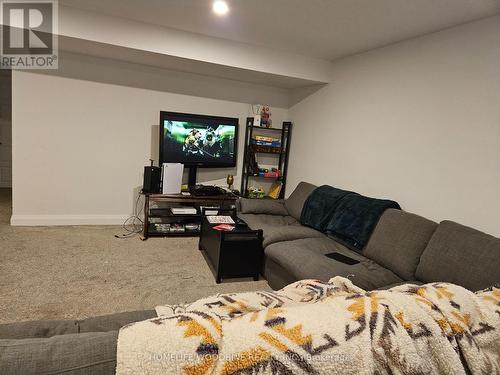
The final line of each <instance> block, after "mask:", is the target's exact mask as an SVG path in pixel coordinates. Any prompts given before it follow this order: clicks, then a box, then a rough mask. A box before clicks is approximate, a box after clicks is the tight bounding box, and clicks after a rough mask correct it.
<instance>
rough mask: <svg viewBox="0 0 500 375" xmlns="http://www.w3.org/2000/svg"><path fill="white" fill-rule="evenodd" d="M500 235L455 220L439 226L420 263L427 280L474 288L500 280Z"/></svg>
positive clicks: (421, 277)
mask: <svg viewBox="0 0 500 375" xmlns="http://www.w3.org/2000/svg"><path fill="white" fill-rule="evenodd" d="M499 270H500V239H498V238H495V237H493V236H490V235H488V234H486V233H483V232H480V231H478V230H476V229H473V228H470V227H466V226H464V225H460V224H458V223H455V222H452V221H443V222H441V224H439V226H438V227H437V229H436V231H435V232H434V235H433V236H432V238H431V240H430V241H429V244H428V245H427V247H426V248H425V250H424V252H423V253H422V256H421V257H420V263H419V264H418V267H417V272H416V277H417V279H419V280H422V281H424V282H433V281H446V282H451V283H455V284H458V285H461V286H463V287H465V288H467V289H470V290H472V291H477V290H480V289H484V288H487V287H489V286H492V285H494V284H496V283H500V271H499Z"/></svg>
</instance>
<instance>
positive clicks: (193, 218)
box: [141, 193, 238, 240]
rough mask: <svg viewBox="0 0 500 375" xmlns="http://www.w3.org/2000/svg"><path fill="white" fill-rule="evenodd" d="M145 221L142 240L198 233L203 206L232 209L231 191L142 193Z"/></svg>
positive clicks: (193, 235)
mask: <svg viewBox="0 0 500 375" xmlns="http://www.w3.org/2000/svg"><path fill="white" fill-rule="evenodd" d="M143 195H144V221H143V231H142V236H141V239H142V240H147V239H148V238H149V237H198V236H199V235H200V230H201V229H200V228H201V220H202V209H205V210H210V211H218V210H224V211H228V210H235V209H236V200H237V199H238V197H236V196H235V195H233V194H230V193H228V194H222V195H216V196H194V195H183V194H143ZM172 208H191V209H192V212H191V213H181V214H176V213H175V212H174V211H175V210H174V211H172Z"/></svg>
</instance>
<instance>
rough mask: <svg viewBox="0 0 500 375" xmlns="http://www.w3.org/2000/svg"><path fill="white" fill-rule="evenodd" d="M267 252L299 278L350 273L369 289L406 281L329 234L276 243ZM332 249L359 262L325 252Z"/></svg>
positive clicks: (323, 279) (356, 283)
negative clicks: (350, 262) (336, 258)
mask: <svg viewBox="0 0 500 375" xmlns="http://www.w3.org/2000/svg"><path fill="white" fill-rule="evenodd" d="M264 252H265V254H266V258H269V259H271V260H272V261H273V262H275V263H278V264H279V265H280V266H281V267H283V268H284V269H286V270H288V271H290V273H291V274H292V275H293V276H294V277H295V279H296V280H301V279H320V280H322V281H328V280H329V279H331V278H332V277H335V276H343V277H348V276H349V278H350V279H351V280H352V282H353V283H354V284H355V285H357V286H359V287H360V288H363V289H366V290H373V289H377V288H379V287H382V286H385V285H389V284H394V283H398V282H402V281H403V280H402V279H401V278H399V277H398V276H397V275H395V274H394V273H393V272H391V271H390V270H388V269H386V268H384V267H382V266H380V265H378V264H377V263H375V262H374V261H372V260H370V259H368V258H366V257H364V256H362V255H361V254H359V253H357V252H355V251H353V250H350V249H348V248H347V247H345V246H343V245H341V244H339V243H337V242H335V241H334V240H332V239H330V238H328V237H322V238H307V239H300V240H295V241H287V242H277V243H274V244H271V245H269V246H268V247H267V248H266V249H265V250H264ZM331 252H339V253H341V254H344V255H346V256H348V257H350V258H353V259H356V260H359V261H360V263H358V264H355V265H347V264H345V263H341V262H339V261H336V260H334V259H330V258H328V257H326V256H325V255H324V254H328V253H331Z"/></svg>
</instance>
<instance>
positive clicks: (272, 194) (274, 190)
mask: <svg viewBox="0 0 500 375" xmlns="http://www.w3.org/2000/svg"><path fill="white" fill-rule="evenodd" d="M282 186H283V183H282V182H280V181H276V182H274V183H273V184H272V185H271V188H270V189H269V193H268V194H267V195H268V197H269V198H272V199H278V198H279V196H280V193H281V188H282Z"/></svg>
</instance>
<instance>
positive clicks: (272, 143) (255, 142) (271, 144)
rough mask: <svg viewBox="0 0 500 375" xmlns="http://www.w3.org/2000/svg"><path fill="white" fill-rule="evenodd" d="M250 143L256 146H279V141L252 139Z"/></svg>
mask: <svg viewBox="0 0 500 375" xmlns="http://www.w3.org/2000/svg"><path fill="white" fill-rule="evenodd" d="M252 144H254V145H257V146H269V147H281V142H279V141H278V142H266V141H256V140H252Z"/></svg>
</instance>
